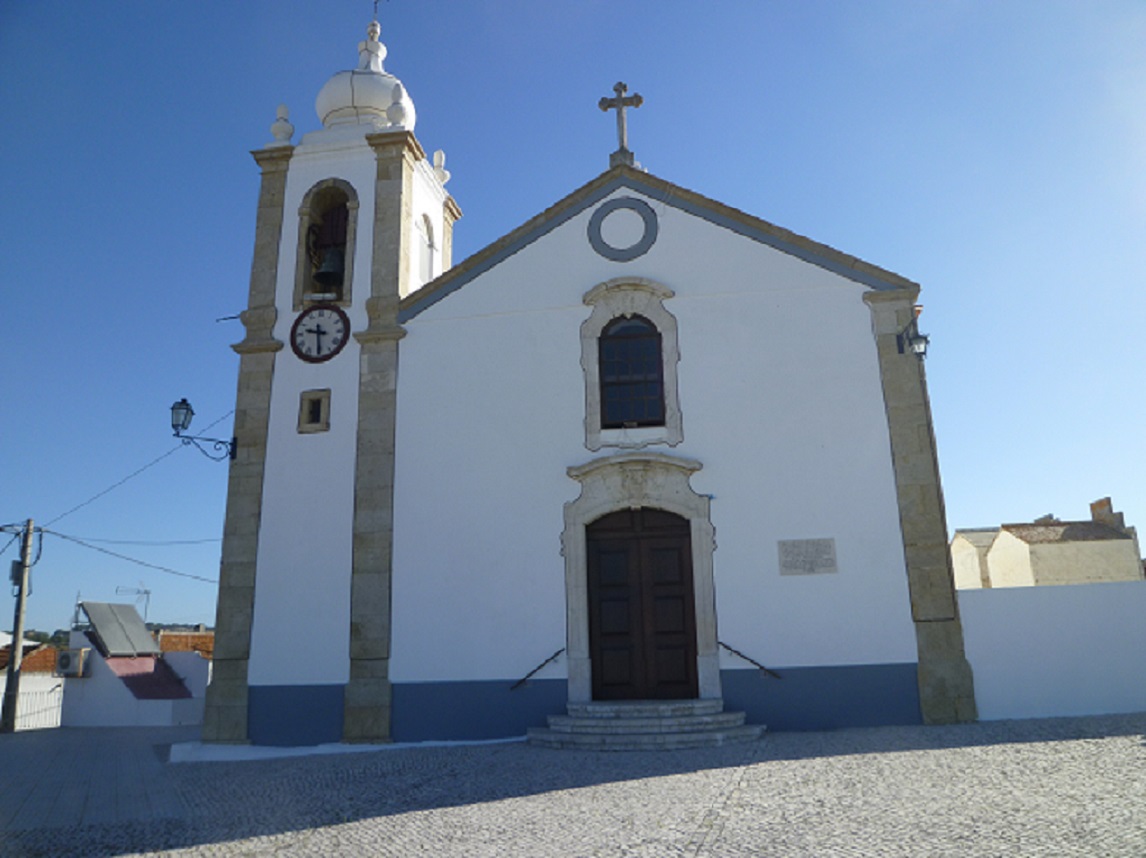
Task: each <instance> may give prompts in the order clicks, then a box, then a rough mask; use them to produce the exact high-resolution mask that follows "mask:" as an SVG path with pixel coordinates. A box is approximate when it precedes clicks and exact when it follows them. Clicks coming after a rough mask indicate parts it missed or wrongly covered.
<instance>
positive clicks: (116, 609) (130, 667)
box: [61, 602, 211, 727]
mask: <svg viewBox="0 0 1146 858" xmlns="http://www.w3.org/2000/svg"><path fill="white" fill-rule="evenodd" d="M79 607H80V608H81V609H82V610H83V611H84V613H85V614H86V615H87V618H88V620H89V624H88V626H87V627H86V628H81V629H75V630H73V631H72V633H71V636H70V640H69V648H70V649H71V650H72V651H73V652H74V653H75V654H77V656H78V655H79V654H81V653H82V660H83V670H82V671H81V672H79V675H78V676H74V677H72V678H70V679H68V681H67V686H66V687H65V689H64V701H63V715H62V721H61V723H62V725H63V726H64V727H175V726H182V725H190V724H199V723H202V721H203V699H204V694H205V691H206V687H207V683H208V680H209V677H210V668H211V663H210V661H208V660H207V659H205V658H203V657H202V656H201V655H200V654H199V653H197V652H174V653H168V654H166V655H164V654H163V653H162V652H161V650H160V647H159V645H158V644H157V643H156V641H155V639H154V638H153V637H152V635H151V633H150V632H149V631H148V630H147V627H146V626H145V625H144V623H143V619H142V618H141V617H140V616H139V614H138V612H136V610H135V607H134V606H133V605H115V604H108V603H105V602H81V603H80V605H79Z"/></svg>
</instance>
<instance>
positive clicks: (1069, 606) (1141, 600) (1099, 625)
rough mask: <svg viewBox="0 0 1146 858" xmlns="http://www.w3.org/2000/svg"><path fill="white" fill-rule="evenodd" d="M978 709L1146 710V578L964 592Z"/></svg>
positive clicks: (1000, 714)
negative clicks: (1104, 582)
mask: <svg viewBox="0 0 1146 858" xmlns="http://www.w3.org/2000/svg"><path fill="white" fill-rule="evenodd" d="M959 610H960V612H961V614H962V618H963V634H964V641H965V644H966V650H967V658H968V660H969V661H970V662H971V666H972V669H973V670H974V674H975V699H976V702H977V703H978V706H979V717H980V718H982V719H985V720H994V719H1000V718H1039V717H1052V716H1066V715H1090V714H1103V713H1112V712H1140V711H1143V710H1146V659H1143V657H1142V653H1143V652H1146V581H1127V582H1120V583H1107V584H1079V585H1073V586H1063V587H1022V588H1018V587H1015V588H1007V589H989V590H978V591H976V590H967V591H962V592H960V593H959Z"/></svg>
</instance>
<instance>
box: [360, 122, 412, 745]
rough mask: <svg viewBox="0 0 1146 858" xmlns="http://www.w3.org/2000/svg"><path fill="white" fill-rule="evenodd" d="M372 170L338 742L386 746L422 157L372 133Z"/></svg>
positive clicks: (390, 136)
mask: <svg viewBox="0 0 1146 858" xmlns="http://www.w3.org/2000/svg"><path fill="white" fill-rule="evenodd" d="M366 139H367V141H368V142H369V143H370V145H371V146H372V147H373V148H374V152H375V156H376V159H377V171H376V175H375V184H374V232H373V250H372V254H371V259H372V263H371V272H370V297H369V298H368V299H367V301H366V314H367V327H366V330H365V331H361V332H359V333H357V334H355V339H356V340H357V341H358V343H359V346H360V351H359V362H360V363H359V382H358V447H357V460H356V464H355V481H354V536H353V561H352V569H351V583H350V681H349V683H347V686H346V695H345V707H344V713H345V714H344V720H343V739H344V740H345V741H348V742H384V741H388V740H389V738H390V679H389V667H390V610H391V606H390V592H391V564H392V558H393V532H394V435H395V420H396V417H397V405H398V341H399V340H400V339H401V338H402V337H403V336H404V335H405V331H404V330H403V329H402V327H401V326H399V325H398V296H399V295H400V294H402V293H403V291H404V290H405V287H406V285H407V284H406V283H405V282H404V281H405V279H406V278H407V277H408V276H409V274H408V272H409V270H410V264H409V262H410V260H409V254H410V252H411V246H410V242H411V230H412V228H413V178H414V166H415V164H416V163H417V162H418V161H419V160H421V159H423V158H425V153H424V152H423V151H422V147H421V146H420V145H419V144H418V141H417V140H416V139H415V138H414V135H412V134H409V133H407V132H383V133H380V134H371V135H369V136H368V137H367V138H366Z"/></svg>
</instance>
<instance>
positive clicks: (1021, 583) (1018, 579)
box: [987, 530, 1035, 587]
mask: <svg viewBox="0 0 1146 858" xmlns="http://www.w3.org/2000/svg"><path fill="white" fill-rule="evenodd" d="M987 565H988V567H989V568H990V571H991V586H992V587H1030V586H1032V585H1033V584H1034V583H1035V579H1034V574H1033V572H1032V571H1031V551H1030V546H1029V545H1027V543H1025V542H1023V540H1021V539H1019V538H1018V537H1016V536H1013V535H1012V534H1010V533H1007V532H1006V531H1005V530H1003V531H1000V532H999V535H998V536H997V537H996V538H995V542H994V544H993V545H992V546H991V550H990V551H989V552H987Z"/></svg>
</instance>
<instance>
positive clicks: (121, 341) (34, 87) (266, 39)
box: [0, 0, 1146, 629]
mask: <svg viewBox="0 0 1146 858" xmlns="http://www.w3.org/2000/svg"><path fill="white" fill-rule="evenodd" d="M380 5H381V9H380V12H381V14H380V17H381V21H382V29H383V32H382V40H383V41H384V42H385V43H386V44H387V46H388V47H389V52H390V53H389V57H388V58H387V60H386V68H387V70H388V71H390V72H392V73H394V74H396V75H397V76H398V77H400V78H401V79H402V80H403V82H404V83H405V84H406V86H407V88H408V90H409V91H410V93H411V96H412V97H413V99H414V101H415V103H416V104H417V109H418V126H417V134H418V137H419V139H420V140H421V142H422V144H423V145H424V146H425V148H426V149H427V151H433V150H435V149H439V148H441V149H444V150H445V151H446V153H447V157H448V164H447V166H448V168H449V169H450V170H451V171H452V173H453V180H452V181H451V183H450V186H449V187H450V190H451V191H452V193H453V194H454V196H455V198H456V199H457V201H458V203H459V204H460V205H461V207H462V210H463V211H464V212H465V217H464V218H463V219H462V220H461V221H460V222H459V223H458V225H457V229H456V233H455V259H456V260H460V259H462V258H464V257H465V256H467V255H469V254H470V253H472V252H474V251H475V250H477V249H479V248H481V247H482V246H484V245H485V244H487V243H488V242H490V241H492V240H494V239H496V238H497V237H499V236H500V235H502V234H504V233H505V232H507V231H509V230H510V229H512V228H513V227H515V226H517V225H518V224H520V223H521V222H523V221H524V220H526V219H528V218H529V217H531V216H533V215H534V214H536V213H538V212H539V211H541V210H543V209H544V208H545V207H546V206H548V205H549V204H550V203H552V202H554V201H555V200H557V199H559V198H560V197H562V196H563V195H565V194H566V193H568V192H569V191H570V190H572V189H574V188H575V187H578V186H579V185H581V184H583V183H584V182H586V181H588V180H589V179H591V178H592V177H593V176H595V175H596V174H597V173H599V172H601V171H602V170H604V169H605V168H606V167H607V164H608V153H609V152H610V151H611V150H612V148H613V147H614V144H615V138H614V120H613V118H612V116H611V115H609V116H606V115H605V114H602V113H601V112H600V111H599V110H598V109H597V106H596V103H597V99H598V98H600V97H601V96H603V95H609V94H610V88H611V87H612V85H613V83H614V82H616V81H617V80H625V81H627V82H628V83H629V84H630V86H631V88H632V89H633V90H635V91H637V92H640V93H641V94H642V95H643V96H644V99H645V103H644V106H643V107H641V108H640V109H639V110H637V111H635V112H634V113H633V114H632V118H631V121H630V142H631V145H632V148H633V149H634V150H635V151H636V153H637V157H638V158H639V160H640V161H641V162H642V163H643V164H644V166H645V167H646V168H648V169H649V170H650V171H651V172H653V173H655V174H657V175H659V176H661V177H663V178H665V179H668V180H670V181H672V182H675V183H677V184H680V185H683V186H685V187H688V188H691V189H693V190H696V191H698V192H700V193H703V194H705V195H708V196H710V197H713V198H715V199H718V200H720V201H722V202H725V203H728V204H730V205H733V206H736V207H737V208H740V209H743V210H745V211H747V212H750V213H752V214H754V215H757V216H759V217H762V218H765V219H766V220H769V221H772V222H773V223H776V224H779V225H781V226H783V227H786V228H788V229H791V230H794V231H796V232H798V233H802V234H804V235H807V236H809V237H811V238H814V239H816V240H818V241H821V242H824V243H827V244H830V245H832V246H834V247H836V248H838V249H840V250H843V251H845V252H847V253H851V254H854V255H856V256H859V257H861V258H863V259H865V260H867V261H870V262H872V263H874V264H877V265H880V266H882V267H884V268H888V269H891V270H892V271H895V272H897V273H899V274H902V275H903V276H905V277H909V278H911V279H913V280H917V281H918V282H920V283H921V284H922V286H923V293H922V298H921V300H922V303H923V304H924V306H925V311H924V315H923V324H922V327H923V329H924V330H925V331H926V332H927V333H929V334H930V335H931V338H932V341H931V343H932V347H931V352H930V355H929V357H928V359H927V370H928V376H929V380H930V384H931V396H932V405H933V410H934V416H935V425H936V432H937V435H938V443H939V455H940V466H941V470H942V477H943V484H944V489H945V493H946V498H947V512H948V523H949V526H950V527H951V528H955V527H970V526H984V525H993V524H998V523H1000V522H1004V521H1022V520H1030V519H1032V518H1034V517H1036V516H1039V515H1041V514H1044V513H1047V512H1054V513H1056V514H1057V515H1059V516H1060V517H1063V518H1085V517H1086V516H1087V514H1088V510H1087V504H1088V502H1090V501H1092V500H1094V499H1096V498H1098V497H1101V496H1104V495H1108V494H1109V495H1112V496H1113V498H1114V503H1115V507H1116V508H1118V509H1121V510H1123V511H1124V512H1125V513H1126V515H1127V520H1128V522H1129V523H1131V524H1136V525H1138V526H1140V527H1146V468H1144V466H1143V459H1142V435H1143V429H1144V427H1146V408H1144V406H1143V401H1144V398H1146V390H1144V386H1146V385H1144V382H1143V373H1142V365H1143V347H1144V340H1146V338H1144V337H1143V331H1144V329H1146V290H1144V288H1143V286H1144V284H1143V280H1144V272H1146V240H1144V239H1146V48H1144V47H1143V45H1146V3H1143V2H1141V0H1088V2H1085V3H1079V2H1076V0H1066V1H1065V2H1063V1H1062V0H1037V2H1036V0H1025V2H1009V0H967V2H963V1H962V0H945V2H941V3H940V2H930V0H914V2H909V0H864V2H862V3H856V2H847V1H846V0H838V2H829V0H811V1H810V2H809V0H784V2H781V0H775V2H766V0H719V2H717V0H714V2H705V3H697V2H695V0H693V1H692V2H685V0H645V2H636V0H608V2H605V0H576V2H574V0H568V2H564V0H546V2H537V0H472V2H458V0H418V2H414V0H391V2H383V3H382V4H380ZM370 17H371V4H370V3H369V2H365V0H355V2H349V0H342V1H341V2H331V0H322V2H317V0H312V2H298V0H277V2H253V0H246V2H242V3H235V2H221V0H205V2H197V3H182V4H176V3H157V2H153V1H152V0H135V2H121V0H104V2H100V3H80V2H55V0H8V2H5V3H3V4H2V5H0V116H2V117H3V124H2V128H3V131H2V138H0V139H2V141H3V142H2V144H0V199H3V202H4V204H3V205H2V206H0V235H2V236H3V242H2V243H3V247H4V249H5V253H4V259H5V264H4V265H3V267H2V272H3V273H2V274H0V284H2V288H3V290H4V292H5V294H6V295H7V296H8V298H7V301H6V306H7V307H8V308H9V312H10V313H11V318H10V319H9V320H8V322H7V323H6V324H5V325H4V328H3V330H4V339H5V343H4V349H3V355H4V356H3V359H2V360H3V364H2V365H3V368H4V377H5V379H6V382H7V390H6V396H5V398H4V407H3V409H2V412H0V413H2V414H3V421H2V422H0V463H2V468H3V470H2V472H3V475H4V477H3V482H2V486H3V491H2V493H0V524H4V523H10V522H18V521H22V520H24V519H26V518H28V517H33V518H35V520H36V523H37V524H38V525H46V526H47V527H49V528H50V529H51V530H52V531H55V532H56V533H61V534H66V535H69V536H75V537H80V538H83V539H88V540H93V539H100V540H120V541H125V542H159V543H172V542H180V541H186V540H218V537H219V536H220V534H221V531H222V519H223V508H224V501H225V492H226V466H225V465H221V464H214V463H212V462H210V461H208V460H207V459H205V458H203V457H202V456H200V455H199V454H198V453H196V452H195V451H194V450H192V449H190V448H184V449H179V451H178V452H176V453H174V454H173V455H170V456H168V457H166V458H164V459H162V460H161V461H159V462H158V463H157V464H155V465H154V466H153V467H150V468H149V469H147V470H145V471H144V472H143V473H141V474H140V475H139V476H137V477H135V478H134V479H132V480H130V481H128V482H127V483H125V484H124V485H123V486H121V487H120V488H117V489H116V490H114V491H112V492H110V493H108V494H107V495H106V496H104V497H102V498H100V499H98V500H95V501H94V502H92V503H90V504H88V505H86V506H83V507H82V508H81V509H78V510H76V511H75V512H71V513H69V510H71V509H72V508H73V507H75V506H76V505H78V504H81V503H83V502H84V501H86V500H88V499H89V498H91V497H93V496H94V495H96V494H97V493H99V492H101V491H103V490H104V489H106V488H108V487H109V486H111V485H113V484H114V483H116V482H118V481H119V480H121V479H122V478H124V477H126V476H127V475H129V474H131V473H133V472H135V471H136V470H138V469H139V468H141V467H143V466H144V465H147V464H148V463H149V462H152V461H153V460H155V459H156V458H157V457H160V456H162V455H163V454H164V453H165V452H168V451H169V450H171V449H172V447H173V441H172V439H171V437H170V429H169V426H168V407H169V406H170V404H171V402H172V401H173V400H175V399H178V398H179V397H181V396H186V397H188V398H189V399H190V400H191V401H192V402H193V403H194V405H195V408H196V410H197V412H198V415H197V417H196V421H195V424H194V426H193V428H194V429H198V430H203V429H204V428H205V426H206V425H207V424H208V423H210V422H211V421H212V420H215V419H218V418H221V417H225V415H227V414H228V412H229V411H230V410H231V408H232V407H233V405H234V398H235V378H236V371H237V366H238V362H237V357H236V355H235V354H234V353H233V352H232V351H231V350H230V348H229V345H230V344H231V343H233V342H236V341H238V340H239V339H241V329H240V325H239V324H238V322H234V321H224V322H216V321H215V320H216V319H217V318H219V317H223V316H229V315H233V314H235V313H237V312H238V311H239V310H241V309H243V307H244V304H245V300H246V294H247V281H248V274H249V268H250V257H251V249H252V241H253V232H254V215H255V201H256V194H257V190H258V181H259V177H258V170H257V168H256V165H255V164H254V162H253V161H252V160H251V158H250V156H249V155H248V154H247V153H248V151H249V150H251V149H256V148H260V147H262V146H263V145H264V144H266V143H268V142H269V141H270V140H271V135H270V132H269V126H270V124H271V122H272V121H273V120H274V116H275V108H276V106H277V105H278V104H279V103H286V104H287V105H288V106H289V107H290V109H291V118H292V121H293V122H294V124H295V126H296V128H297V129H298V132H297V134H296V140H297V136H298V135H300V134H302V133H304V132H306V131H309V130H312V129H314V128H315V127H317V125H318V121H317V119H316V117H315V115H314V109H313V104H314V98H315V96H316V95H317V93H318V91H319V89H320V88H321V86H322V85H323V83H324V82H325V81H326V80H327V78H328V77H329V76H330V75H331V74H333V73H334V72H336V71H339V70H341V69H345V68H350V67H352V66H353V64H354V62H355V59H356V52H355V46H356V44H357V42H358V41H359V40H360V39H361V38H363V34H364V30H365V26H366V23H367V22H368V21H369V19H370ZM213 431H215V432H217V433H219V435H220V436H221V437H229V435H230V418H229V417H225V419H223V420H222V422H221V423H219V424H218V426H216V427H215V429H214V430H213ZM65 513H69V514H65ZM61 516H62V517H61ZM93 544H98V545H99V546H100V547H102V548H105V549H108V550H112V551H116V552H119V553H122V554H126V555H129V556H132V557H135V558H138V559H141V560H145V561H147V562H149V563H153V564H157V565H162V566H166V567H170V568H172V569H176V570H179V571H183V572H187V573H189V574H192V575H200V576H203V577H207V578H215V577H217V573H218V568H217V567H218V554H219V543H218V542H217V541H208V542H202V543H197V544H166V545H136V544H119V543H112V542H100V543H93ZM15 556H16V555H15V546H11V547H9V548H8V550H7V551H6V553H5V554H4V555H3V558H2V562H3V563H4V564H7V562H8V561H9V560H10V559H12V558H14V557H15ZM5 568H6V566H5ZM141 583H142V586H144V587H146V588H147V589H150V590H151V591H152V595H151V614H150V618H151V619H154V620H161V621H173V622H175V621H178V622H207V623H211V622H213V619H214V595H215V594H214V587H213V586H212V585H210V584H206V583H201V582H198V581H194V580H188V579H182V578H179V577H176V576H173V575H170V574H166V573H161V572H158V571H156V570H153V569H148V568H145V567H141V566H136V565H133V564H131V563H128V562H126V561H123V560H119V559H116V558H114V557H111V556H108V555H106V554H100V553H97V552H95V551H93V550H90V549H86V548H83V547H80V546H78V545H75V544H74V543H70V542H67V541H65V540H64V539H63V538H61V537H60V536H56V535H49V536H46V537H45V539H44V543H43V551H42V555H41V556H40V560H39V563H38V565H37V566H36V568H35V571H34V592H33V595H32V597H31V599H30V601H29V611H28V618H29V624H30V626H32V627H36V628H41V629H54V628H57V627H61V626H64V625H66V623H67V622H68V620H69V619H70V616H71V611H72V605H73V602H74V599H75V595H76V593H77V591H79V592H82V594H83V596H84V597H85V598H90V599H95V600H107V601H116V600H126V601H130V600H131V599H132V598H133V597H132V596H130V595H117V594H116V589H117V587H129V588H139V587H140V586H141ZM11 610H12V602H11V600H3V601H2V602H0V628H10V622H11Z"/></svg>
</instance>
